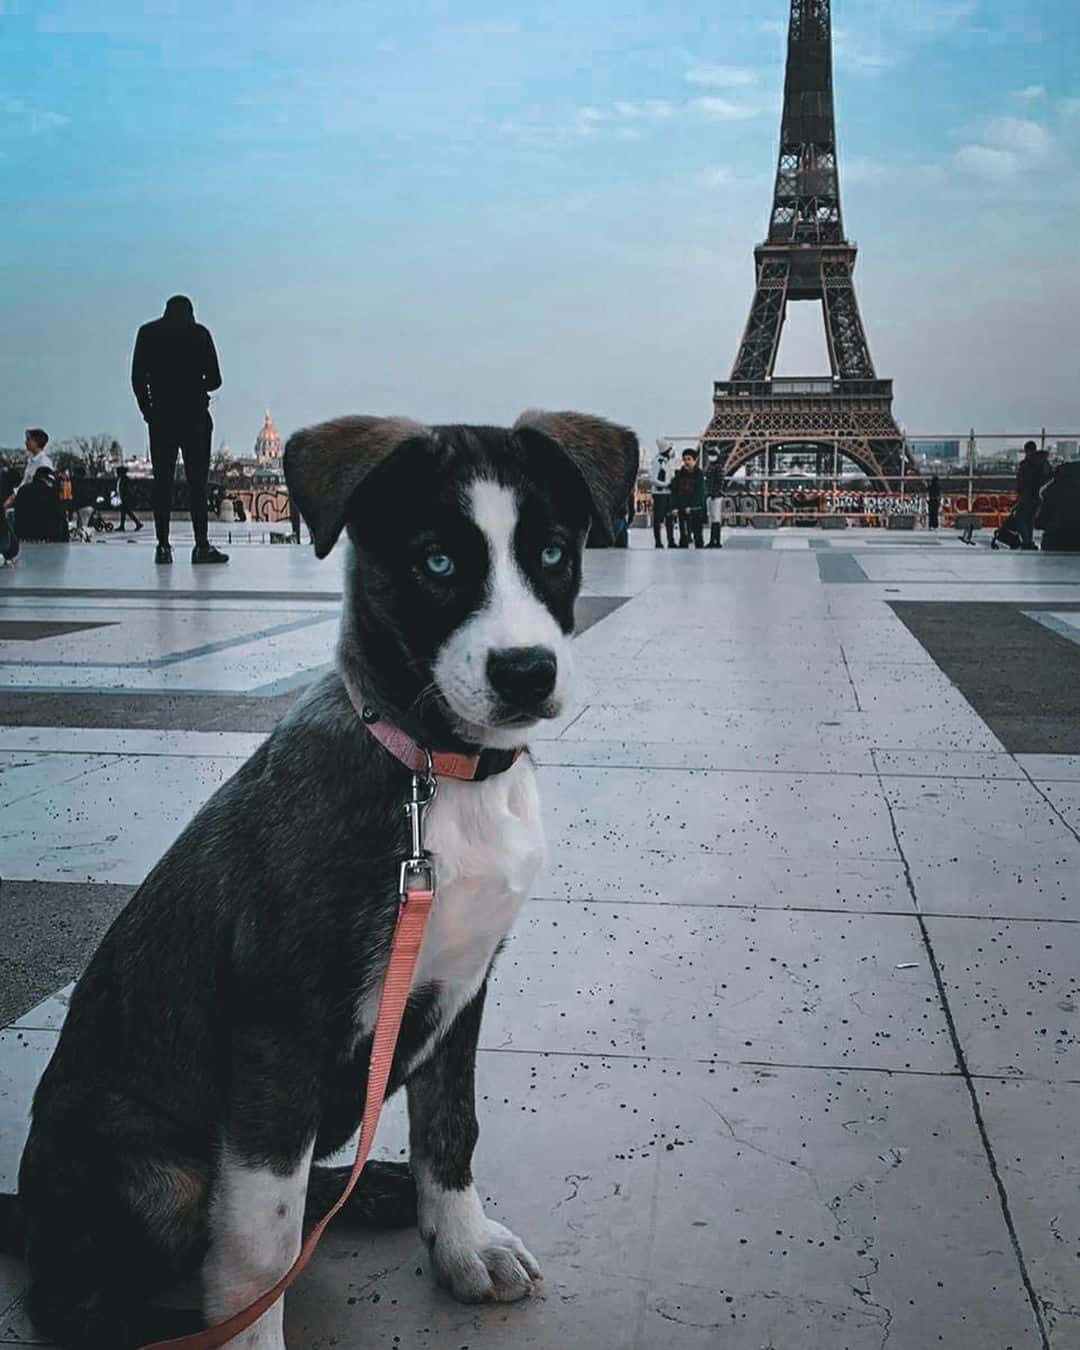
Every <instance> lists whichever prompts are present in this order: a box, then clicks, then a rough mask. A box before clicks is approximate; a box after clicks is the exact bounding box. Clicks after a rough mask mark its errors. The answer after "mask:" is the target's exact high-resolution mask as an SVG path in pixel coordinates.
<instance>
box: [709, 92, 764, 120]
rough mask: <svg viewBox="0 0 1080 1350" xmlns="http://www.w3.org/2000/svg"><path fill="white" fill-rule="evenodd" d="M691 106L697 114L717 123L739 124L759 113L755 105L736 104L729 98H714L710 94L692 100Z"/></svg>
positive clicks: (746, 103)
mask: <svg viewBox="0 0 1080 1350" xmlns="http://www.w3.org/2000/svg"><path fill="white" fill-rule="evenodd" d="M693 106H694V107H695V108H696V109H697V110H698V112H700V113H703V114H704V115H705V116H706V117H709V118H712V119H714V120H715V121H717V122H739V121H742V120H743V119H744V118H747V117H756V116H757V115H758V113H759V112H760V111H761V109H760V108H759V107H758V106H757V104H754V103H748V102H745V101H742V102H736V101H735V100H734V99H730V98H716V97H714V96H713V95H711V94H706V95H705V96H704V97H702V98H696V99H694V102H693Z"/></svg>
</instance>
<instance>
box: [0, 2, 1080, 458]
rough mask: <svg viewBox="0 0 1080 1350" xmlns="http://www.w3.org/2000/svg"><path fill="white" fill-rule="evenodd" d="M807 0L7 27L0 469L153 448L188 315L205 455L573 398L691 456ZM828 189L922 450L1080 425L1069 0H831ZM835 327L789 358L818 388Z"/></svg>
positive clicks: (235, 14) (351, 9)
mask: <svg viewBox="0 0 1080 1350" xmlns="http://www.w3.org/2000/svg"><path fill="white" fill-rule="evenodd" d="M786 19H787V6H786V4H785V2H784V0H710V3H708V4H706V3H704V0H701V2H700V3H698V0H695V2H694V3H671V2H670V0H669V3H666V4H660V3H642V2H641V0H621V2H618V3H617V2H616V0H548V3H545V4H544V5H542V6H537V5H529V6H524V5H517V4H515V3H512V2H508V0H502V3H499V4H495V3H478V2H477V0H463V2H462V3H454V4H451V3H443V4H436V3H430V2H427V3H424V2H422V3H411V4H405V3H382V2H381V0H380V2H379V3H356V2H355V0H353V2H350V3H332V2H331V0H308V3H306V4H305V5H302V6H301V5H296V4H292V3H289V4H285V3H281V0H258V2H256V0H250V3H243V4H241V3H231V2H230V0H219V3H217V4H210V3H205V0H175V2H166V0H156V2H151V0H145V2H144V3H139V4H134V3H126V2H124V0H113V2H112V3H98V2H97V0H64V3H41V4H34V3H30V2H24V3H20V0H14V3H12V0H0V174H2V176H3V180H4V194H3V201H2V209H0V295H2V300H3V312H4V315H5V323H4V327H3V333H2V335H0V391H2V397H0V444H7V445H12V444H19V443H20V442H21V433H22V428H23V427H25V426H28V425H32V424H38V423H40V424H42V425H45V426H46V427H47V428H49V430H50V432H51V433H52V434H53V435H54V436H56V437H64V436H68V435H74V434H80V433H87V434H88V433H94V432H99V431H107V432H111V433H113V434H115V435H117V436H118V437H120V439H121V440H122V441H123V442H124V443H125V445H126V446H127V447H128V448H129V449H131V450H138V449H140V448H141V447H142V446H143V444H144V434H143V428H142V423H141V420H140V419H139V416H138V413H137V410H136V408H135V405H134V401H133V399H132V398H131V395H130V389H129V386H128V383H127V372H128V363H129V359H130V350H131V343H132V339H133V336H134V332H135V329H136V327H137V325H138V324H139V323H140V322H141V321H143V320H144V319H147V318H150V317H153V316H155V315H156V314H157V313H159V312H160V310H161V307H162V303H163V301H164V299H165V298H166V297H167V296H168V295H169V294H171V293H172V292H174V291H185V292H187V293H188V294H190V295H191V296H192V297H193V299H194V300H195V304H196V311H197V313H198V315H199V317H200V318H201V319H203V320H204V321H205V322H206V323H207V324H208V325H209V326H210V327H211V329H212V331H213V332H214V335H215V338H216V340H217V343H218V347H219V351H220V355H221V363H222V369H223V373H224V377H225V385H224V388H223V390H222V392H221V395H220V397H219V399H218V400H217V403H216V407H215V419H216V423H217V433H216V435H215V444H217V443H218V442H219V441H220V440H222V439H225V440H227V441H228V442H229V443H230V445H232V447H233V448H234V450H241V451H248V450H250V444H251V442H252V441H253V440H254V437H255V435H256V433H257V431H258V429H259V427H260V425H261V422H262V413H263V410H264V408H266V407H269V408H271V409H272V411H273V413H274V416H275V420H276V421H277V423H278V426H279V428H280V429H281V430H282V431H283V432H288V431H289V430H290V429H292V428H293V427H295V426H297V425H300V424H303V423H305V422H309V421H312V420H317V419H320V418H322V417H327V416H332V415H335V414H338V413H342V412H400V413H406V414H409V415H411V416H414V417H418V418H424V419H428V420H432V421H440V420H441V421H450V420H470V421H489V422H502V421H506V420H509V419H512V418H513V417H514V416H515V415H516V414H517V412H518V411H519V410H520V409H522V408H523V407H526V406H538V405H539V406H552V405H558V406H571V405H573V406H578V407H580V408H583V409H588V410H591V411H596V412H602V413H605V414H607V415H610V416H613V417H615V418H618V419H620V420H624V421H627V422H629V423H631V424H632V425H634V426H635V427H636V428H637V429H638V430H639V432H640V433H641V435H642V438H643V440H644V441H646V443H649V444H651V441H652V438H653V437H655V436H656V435H657V434H660V433H691V434H692V433H695V432H697V431H699V430H700V429H701V428H702V427H703V426H704V424H705V422H706V420H707V417H708V413H709V408H710V391H711V381H712V380H713V379H715V378H725V377H726V376H727V374H728V371H729V368H730V365H731V361H732V358H733V356H734V353H735V348H736V345H737V343H738V338H739V335H740V333H741V330H742V325H743V323H744V321H745V317H746V311H747V307H748V305H749V302H750V297H751V292H752V286H753V269H752V249H753V245H754V244H755V242H757V241H758V240H759V239H760V238H761V236H762V235H763V233H764V229H765V223H766V219H767V215H768V207H769V198H770V192H771V179H772V174H773V170H774V165H775V156H776V139H777V132H778V122H779V103H780V95H781V88H782V81H783V48H784V32H785V28H786ZM833 21H834V29H835V47H836V52H835V64H836V86H837V116H838V128H839V141H840V156H841V186H842V193H843V199H844V213H845V224H846V226H847V231H848V234H849V235H850V236H851V237H853V238H854V239H856V240H857V241H858V242H859V244H860V258H859V267H858V272H857V283H858V288H859V295H860V301H861V305H862V309H863V315H864V319H865V322H866V326H867V330H868V333H869V337H870V343H871V350H872V352H873V355H874V359H875V362H876V364H877V367H878V371H879V374H881V375H883V376H890V377H892V378H893V379H894V381H895V384H896V411H897V414H898V416H899V417H900V419H901V420H902V421H903V423H904V424H905V425H906V426H907V428H908V429H909V430H911V431H913V432H919V431H922V432H927V433H933V432H945V431H951V430H954V429H960V428H964V427H967V426H969V425H972V424H976V425H978V426H980V427H985V428H991V427H999V428H1002V429H1006V430H1026V429H1027V428H1028V427H1035V428H1037V427H1039V426H1042V425H1046V426H1048V427H1051V429H1053V430H1060V431H1065V430H1070V429H1072V430H1075V429H1077V428H1080V382H1078V380H1077V367H1078V363H1080V356H1078V352H1080V343H1078V341H1077V338H1078V323H1077V315H1078V313H1080V272H1078V268H1077V262H1076V259H1077V246H1076V234H1077V224H1078V221H1080V173H1078V169H1080V74H1077V73H1076V72H1077V67H1078V65H1080V61H1078V58H1080V6H1077V5H1076V4H1075V0H1028V3H1022V2H1021V0H834V4H833ZM824 360H825V356H824V342H823V339H822V337H821V335H820V321H819V318H818V312H817V309H816V307H813V308H811V307H810V306H807V305H803V306H798V307H793V309H792V311H791V319H790V322H789V325H788V330H787V332H786V334H785V342H784V346H783V349H782V352H781V366H782V368H783V369H786V370H787V371H789V372H791V373H796V372H797V373H817V372H818V371H819V370H820V369H823V363H824Z"/></svg>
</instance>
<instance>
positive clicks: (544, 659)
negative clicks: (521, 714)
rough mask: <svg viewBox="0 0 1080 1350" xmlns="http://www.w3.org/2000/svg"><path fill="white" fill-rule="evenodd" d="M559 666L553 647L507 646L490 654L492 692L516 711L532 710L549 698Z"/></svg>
mask: <svg viewBox="0 0 1080 1350" xmlns="http://www.w3.org/2000/svg"><path fill="white" fill-rule="evenodd" d="M557 674H558V664H557V662H556V660H555V653H554V652H553V651H552V650H551V648H550V647H504V648H503V649H502V650H501V651H496V652H490V653H489V654H488V660H487V676H488V680H489V682H490V684H491V687H492V689H494V690H495V692H496V693H497V694H498V695H499V697H500V698H501V699H502V700H503V701H504V702H505V703H508V704H510V705H511V706H512V707H515V708H533V707H536V705H537V704H539V703H543V701H544V700H545V699H546V698H548V697H550V695H551V691H552V690H553V689H554V688H555V677H556V675H557Z"/></svg>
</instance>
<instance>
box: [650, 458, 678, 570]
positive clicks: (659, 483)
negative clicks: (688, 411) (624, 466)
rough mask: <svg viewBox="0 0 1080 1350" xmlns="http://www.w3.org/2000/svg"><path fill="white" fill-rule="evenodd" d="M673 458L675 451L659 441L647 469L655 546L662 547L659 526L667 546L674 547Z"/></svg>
mask: <svg viewBox="0 0 1080 1350" xmlns="http://www.w3.org/2000/svg"><path fill="white" fill-rule="evenodd" d="M674 460H675V451H674V450H673V449H672V447H671V446H670V445H665V444H664V443H663V442H662V441H661V442H659V443H658V444H657V450H656V454H655V455H654V456H653V462H652V465H651V466H650V469H649V479H650V487H651V490H652V532H653V543H654V544H655V546H656V547H657V548H663V547H664V545H663V543H662V541H661V538H660V527H661V526H663V527H664V531H665V533H666V534H667V546H668V548H674V547H675V515H674V513H673V511H672V509H671V475H672V471H673V469H674V467H675V465H674Z"/></svg>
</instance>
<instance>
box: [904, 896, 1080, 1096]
mask: <svg viewBox="0 0 1080 1350" xmlns="http://www.w3.org/2000/svg"><path fill="white" fill-rule="evenodd" d="M927 928H928V930H929V932H930V940H931V942H932V944H933V947H934V951H935V953H936V954H937V959H938V963H939V965H940V967H941V973H942V977H943V979H944V981H945V986H946V990H947V992H948V998H949V1006H950V1008H951V1009H952V1014H953V1018H954V1020H955V1022H956V1029H957V1032H958V1033H959V1036H960V1041H961V1044H962V1045H963V1047H964V1053H965V1055H966V1056H967V1061H968V1065H969V1067H970V1069H971V1071H972V1073H980V1074H1004V1075H1020V1074H1026V1075H1031V1076H1033V1077H1036V1078H1043V1079H1050V1080H1061V1079H1071V1080H1074V1081H1077V1082H1080V924H1075V923H1015V922H1014V923H1010V922H1008V921H1003V920H996V919H991V920H980V919H935V918H931V919H928V920H927Z"/></svg>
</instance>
